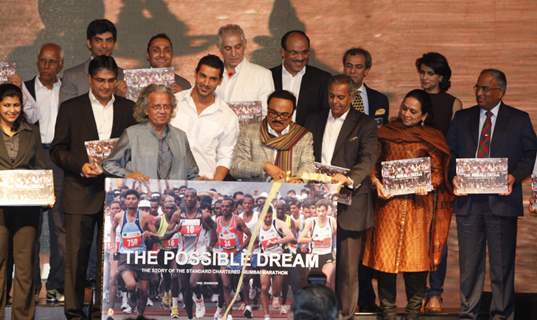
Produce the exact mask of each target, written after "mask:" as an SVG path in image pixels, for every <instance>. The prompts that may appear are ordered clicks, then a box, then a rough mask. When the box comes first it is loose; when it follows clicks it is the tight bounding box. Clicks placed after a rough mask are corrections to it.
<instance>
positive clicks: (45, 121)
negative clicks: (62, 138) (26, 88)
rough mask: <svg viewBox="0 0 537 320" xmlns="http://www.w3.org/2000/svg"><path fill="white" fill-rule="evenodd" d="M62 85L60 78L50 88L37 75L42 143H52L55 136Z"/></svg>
mask: <svg viewBox="0 0 537 320" xmlns="http://www.w3.org/2000/svg"><path fill="white" fill-rule="evenodd" d="M60 87H61V82H60V80H58V81H56V82H55V83H54V84H53V85H52V89H49V88H47V87H46V86H45V85H43V84H42V83H41V81H40V80H39V77H35V99H36V106H37V109H38V112H39V120H38V121H39V131H40V132H41V142H42V143H51V142H52V139H53V138H54V127H55V126H56V117H57V116H58V107H59V103H60Z"/></svg>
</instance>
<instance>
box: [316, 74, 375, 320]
mask: <svg viewBox="0 0 537 320" xmlns="http://www.w3.org/2000/svg"><path fill="white" fill-rule="evenodd" d="M328 102H329V105H330V110H326V111H325V112H323V113H322V114H316V115H313V116H312V117H310V118H309V119H308V123H307V125H306V127H307V128H308V129H309V130H310V131H311V132H312V133H313V150H314V155H315V160H316V161H318V162H322V163H323V164H327V165H335V166H339V167H344V168H349V169H350V172H349V174H348V176H343V175H341V174H338V175H336V176H334V177H333V182H334V183H340V184H343V185H344V186H345V187H346V188H351V189H352V194H353V195H352V204H351V205H350V206H346V205H342V204H340V205H338V215H337V221H338V229H337V243H338V246H337V259H336V263H337V267H336V270H337V272H336V292H337V295H338V298H339V302H340V303H341V309H342V315H343V318H344V319H353V316H354V312H355V310H356V301H357V299H358V266H359V265H360V259H361V256H362V254H361V253H362V240H363V236H364V234H365V231H366V230H367V229H368V228H370V227H372V226H373V223H374V211H373V203H372V199H371V194H370V189H371V181H370V179H369V175H370V173H371V170H372V169H373V166H374V165H375V162H376V160H377V143H378V141H377V125H376V122H375V121H374V120H373V119H371V118H369V117H368V116H366V115H365V114H363V113H361V112H358V111H356V110H354V109H353V108H351V103H352V80H351V78H350V77H349V76H346V75H337V76H334V77H333V78H332V79H331V80H330V82H329V85H328Z"/></svg>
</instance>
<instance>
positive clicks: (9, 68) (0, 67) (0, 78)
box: [0, 61, 16, 83]
mask: <svg viewBox="0 0 537 320" xmlns="http://www.w3.org/2000/svg"><path fill="white" fill-rule="evenodd" d="M15 72H16V64H15V62H7V61H0V83H4V82H7V78H8V77H9V76H12V75H14V74H15Z"/></svg>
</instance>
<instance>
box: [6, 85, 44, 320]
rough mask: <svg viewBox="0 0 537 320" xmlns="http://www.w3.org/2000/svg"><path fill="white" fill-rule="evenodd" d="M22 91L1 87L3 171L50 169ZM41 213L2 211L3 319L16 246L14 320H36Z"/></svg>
mask: <svg viewBox="0 0 537 320" xmlns="http://www.w3.org/2000/svg"><path fill="white" fill-rule="evenodd" d="M22 100H23V99H22V91H21V89H20V88H19V87H17V86H15V85H13V84H1V85H0V129H1V132H2V133H1V135H2V137H1V138H0V170H14V169H46V168H48V165H47V157H46V155H45V151H44V150H43V147H42V146H41V137H40V133H39V129H38V128H37V127H35V126H32V125H30V124H28V122H26V119H25V116H24V114H23V113H22V103H23V101H22ZM40 214H41V209H40V208H39V207H36V206H22V207H10V206H3V207H0V318H1V319H3V315H4V309H5V306H6V302H7V299H6V297H7V293H6V292H5V290H7V289H6V280H7V278H8V277H11V274H8V273H7V265H8V263H7V259H8V247H9V244H10V243H11V244H12V246H13V259H14V262H15V267H16V270H15V281H14V283H13V306H12V318H13V319H17V320H19V319H21V320H22V319H34V313H35V299H34V296H33V295H34V283H33V275H32V273H33V270H32V266H33V259H34V254H33V253H34V242H35V240H36V235H37V229H38V227H39V222H40V217H39V215H40Z"/></svg>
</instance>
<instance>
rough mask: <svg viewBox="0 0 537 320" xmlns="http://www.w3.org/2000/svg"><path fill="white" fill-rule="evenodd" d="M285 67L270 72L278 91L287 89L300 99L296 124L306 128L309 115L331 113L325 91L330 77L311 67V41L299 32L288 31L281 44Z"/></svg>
mask: <svg viewBox="0 0 537 320" xmlns="http://www.w3.org/2000/svg"><path fill="white" fill-rule="evenodd" d="M281 46H282V48H281V53H282V59H283V64H282V65H279V66H276V67H274V68H272V69H270V71H271V72H272V79H273V80H274V88H275V90H282V89H284V90H287V91H290V92H291V93H293V94H294V95H295V97H296V98H297V106H296V110H295V114H294V115H293V121H294V122H296V123H298V124H299V125H301V126H303V125H304V124H305V123H306V119H307V118H308V116H309V115H311V114H315V113H319V112H321V111H322V110H328V100H327V98H326V92H327V91H326V88H327V83H328V80H329V79H330V74H329V73H328V72H326V71H324V70H321V69H319V68H316V67H313V66H310V65H308V59H309V55H310V39H309V38H308V36H307V35H306V34H305V33H304V32H303V31H300V30H292V31H289V32H287V33H286V34H285V35H284V36H283V37H282V41H281Z"/></svg>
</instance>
